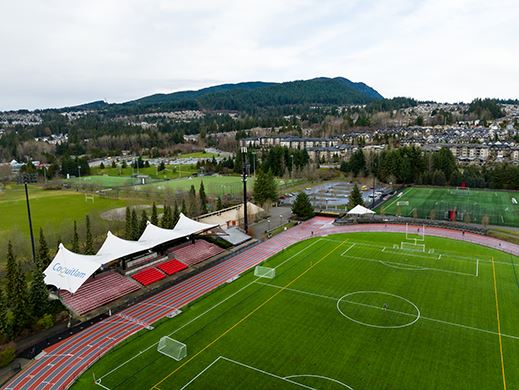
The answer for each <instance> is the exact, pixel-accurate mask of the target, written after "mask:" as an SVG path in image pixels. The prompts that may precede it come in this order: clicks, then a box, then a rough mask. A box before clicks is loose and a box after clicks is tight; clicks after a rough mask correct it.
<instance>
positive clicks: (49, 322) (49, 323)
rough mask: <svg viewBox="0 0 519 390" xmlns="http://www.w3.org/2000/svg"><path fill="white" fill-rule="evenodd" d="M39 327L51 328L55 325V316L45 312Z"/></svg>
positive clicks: (38, 322)
mask: <svg viewBox="0 0 519 390" xmlns="http://www.w3.org/2000/svg"><path fill="white" fill-rule="evenodd" d="M36 326H37V327H38V329H49V328H52V327H53V326H54V316H53V315H52V314H45V315H44V316H43V317H41V318H40V319H39V320H38V321H37V322H36Z"/></svg>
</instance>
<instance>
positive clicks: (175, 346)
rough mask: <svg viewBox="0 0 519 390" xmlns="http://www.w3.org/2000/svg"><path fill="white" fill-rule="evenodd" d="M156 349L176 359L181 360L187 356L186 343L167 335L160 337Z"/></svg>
mask: <svg viewBox="0 0 519 390" xmlns="http://www.w3.org/2000/svg"><path fill="white" fill-rule="evenodd" d="M157 351H158V352H160V353H161V354H163V355H166V356H168V357H170V358H172V359H175V360H177V361H179V360H182V359H184V358H185V357H186V356H187V347H186V344H184V343H181V342H180V341H177V340H173V339H172V338H170V337H168V336H163V337H161V338H160V341H159V345H158V346H157Z"/></svg>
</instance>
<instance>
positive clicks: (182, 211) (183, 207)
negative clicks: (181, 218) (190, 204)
mask: <svg viewBox="0 0 519 390" xmlns="http://www.w3.org/2000/svg"><path fill="white" fill-rule="evenodd" d="M180 212H181V213H182V214H184V215H186V214H187V207H186V200H185V199H182V206H181V208H180Z"/></svg>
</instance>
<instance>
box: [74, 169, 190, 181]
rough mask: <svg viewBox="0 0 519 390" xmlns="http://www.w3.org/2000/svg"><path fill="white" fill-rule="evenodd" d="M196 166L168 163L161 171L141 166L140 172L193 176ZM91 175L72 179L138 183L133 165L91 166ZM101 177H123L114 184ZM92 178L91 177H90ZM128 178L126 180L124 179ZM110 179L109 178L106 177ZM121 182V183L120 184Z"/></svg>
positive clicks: (170, 176) (159, 176) (156, 175)
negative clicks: (121, 166)
mask: <svg viewBox="0 0 519 390" xmlns="http://www.w3.org/2000/svg"><path fill="white" fill-rule="evenodd" d="M196 172H197V170H196V166H193V165H166V169H165V170H163V171H160V172H157V168H156V167H149V168H140V169H139V174H141V175H148V176H150V177H151V178H153V179H177V178H178V177H186V176H191V175H193V173H196ZM91 173H92V175H91V176H85V177H82V178H73V179H70V180H72V181H87V182H88V180H90V181H94V182H95V181H99V183H97V182H96V183H95V184H98V185H102V186H117V185H131V184H135V183H136V179H134V178H132V177H131V176H132V175H133V174H134V173H135V174H136V173H137V171H136V170H134V169H133V168H131V167H126V168H124V169H123V168H119V167H118V168H112V167H106V168H105V169H100V168H91ZM100 177H105V178H106V177H116V178H118V179H121V180H120V181H119V182H117V181H114V184H110V183H108V184H105V183H104V182H103V179H99V178H100ZM89 178H90V179H89ZM123 179H124V180H126V181H123ZM104 180H109V179H104ZM114 180H117V179H114ZM119 183H120V184H119Z"/></svg>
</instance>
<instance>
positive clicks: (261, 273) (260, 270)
mask: <svg viewBox="0 0 519 390" xmlns="http://www.w3.org/2000/svg"><path fill="white" fill-rule="evenodd" d="M254 276H256V277H258V278H267V279H273V278H275V277H276V269H275V268H270V267H263V266H261V265H258V266H256V268H254Z"/></svg>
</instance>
